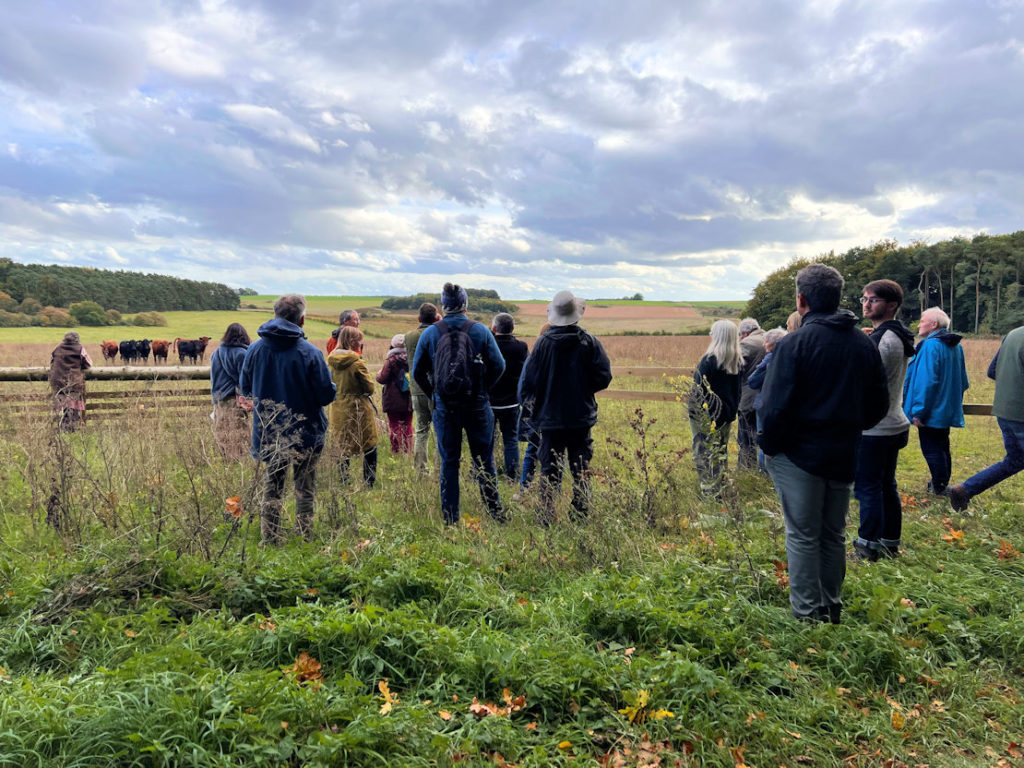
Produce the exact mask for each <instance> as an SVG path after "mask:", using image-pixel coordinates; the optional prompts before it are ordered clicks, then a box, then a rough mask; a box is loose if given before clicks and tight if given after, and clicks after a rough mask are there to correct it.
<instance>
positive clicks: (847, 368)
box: [758, 309, 889, 483]
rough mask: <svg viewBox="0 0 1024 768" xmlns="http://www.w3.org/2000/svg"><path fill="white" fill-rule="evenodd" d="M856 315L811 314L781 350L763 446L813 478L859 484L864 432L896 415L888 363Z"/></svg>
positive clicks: (770, 376)
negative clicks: (857, 471)
mask: <svg viewBox="0 0 1024 768" xmlns="http://www.w3.org/2000/svg"><path fill="white" fill-rule="evenodd" d="M857 323H858V319H857V316H856V315H854V314H853V313H852V312H850V311H849V310H845V309H844V310H839V311H838V312H836V313H835V314H829V313H824V312H808V313H807V314H806V315H804V317H803V323H802V324H801V326H800V327H799V328H798V329H797V330H795V331H794V332H793V333H791V334H789V335H788V336H784V337H783V338H782V339H780V340H779V342H778V344H776V345H775V350H774V354H773V355H772V364H771V365H770V366H768V373H767V375H766V377H765V383H764V386H763V397H764V406H763V407H762V408H761V410H760V412H759V413H760V415H761V425H762V431H761V433H760V434H759V436H758V443H759V444H760V446H761V448H762V449H764V452H765V453H766V454H768V455H769V456H775V455H777V454H780V453H784V454H786V456H787V458H789V460H790V461H792V462H793V463H794V464H796V465H797V466H798V467H799V468H800V469H802V470H804V471H805V472H809V473H810V474H812V475H816V476H818V477H823V478H826V479H828V480H836V481H839V482H845V483H849V482H853V478H854V474H855V469H856V463H857V448H858V446H859V444H860V436H861V432H863V431H864V430H866V429H870V428H871V427H873V426H875V424H877V423H878V422H879V421H880V420H881V419H882V417H883V416H885V414H886V411H887V410H888V408H889V390H888V387H887V385H886V379H885V371H884V370H883V368H882V359H881V357H879V355H878V350H877V349H875V345H874V344H873V343H872V342H871V340H870V339H869V338H868V337H867V336H865V335H864V333H863V332H861V331H860V330H859V329H858V328H857Z"/></svg>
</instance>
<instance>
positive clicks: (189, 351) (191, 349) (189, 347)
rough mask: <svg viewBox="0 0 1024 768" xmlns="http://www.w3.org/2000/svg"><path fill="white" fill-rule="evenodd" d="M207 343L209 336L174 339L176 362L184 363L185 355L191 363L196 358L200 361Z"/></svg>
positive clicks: (194, 362) (194, 361) (193, 362)
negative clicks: (176, 354)
mask: <svg viewBox="0 0 1024 768" xmlns="http://www.w3.org/2000/svg"><path fill="white" fill-rule="evenodd" d="M209 343H210V337H209V336H200V337H199V338H198V339H175V340H174V348H175V350H176V351H177V353H178V364H179V365H184V364H185V358H186V357H187V358H188V359H189V360H191V361H192V364H193V365H195V364H196V361H197V360H198V361H202V359H203V356H204V355H205V354H206V345H207V344H209Z"/></svg>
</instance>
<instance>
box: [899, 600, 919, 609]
mask: <svg viewBox="0 0 1024 768" xmlns="http://www.w3.org/2000/svg"><path fill="white" fill-rule="evenodd" d="M900 605H902V606H903V607H904V608H917V603H915V602H914V601H913V600H909V599H908V598H906V597H904V598H902V599H901V600H900Z"/></svg>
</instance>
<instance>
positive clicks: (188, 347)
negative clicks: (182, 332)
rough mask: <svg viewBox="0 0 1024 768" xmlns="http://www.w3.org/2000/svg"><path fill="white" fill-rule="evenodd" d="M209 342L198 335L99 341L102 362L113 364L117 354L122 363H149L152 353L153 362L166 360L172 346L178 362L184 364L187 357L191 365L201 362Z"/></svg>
mask: <svg viewBox="0 0 1024 768" xmlns="http://www.w3.org/2000/svg"><path fill="white" fill-rule="evenodd" d="M209 343H210V337H209V336H200V337H199V338H198V339H181V338H178V339H175V340H174V341H173V342H170V341H164V340H163V339H153V340H150V339H130V340H128V341H120V342H118V341H104V342H101V343H100V346H101V348H102V350H103V362H104V363H108V364H110V365H113V364H114V363H115V362H116V361H117V356H118V355H120V356H121V364H122V365H131V364H132V363H140V362H141V363H144V364H146V363H149V355H150V353H152V355H153V363H154V364H159V363H161V362H163V363H166V362H167V355H168V353H169V352H170V351H171V349H172V348H173V350H174V352H175V354H177V355H178V363H179V364H180V365H184V364H185V359H186V358H187V359H188V360H189V361H190V362H191V363H192V364H193V365H195V364H196V363H197V362H198V363H202V362H203V361H204V358H205V356H206V345H207V344H209Z"/></svg>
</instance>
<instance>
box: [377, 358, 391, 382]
mask: <svg viewBox="0 0 1024 768" xmlns="http://www.w3.org/2000/svg"><path fill="white" fill-rule="evenodd" d="M390 377H391V358H390V357H389V358H387V359H386V360H385V361H384V365H382V366H381V368H380V370H379V371H378V372H377V383H378V384H387V383H388V379H389V378H390Z"/></svg>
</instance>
